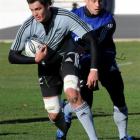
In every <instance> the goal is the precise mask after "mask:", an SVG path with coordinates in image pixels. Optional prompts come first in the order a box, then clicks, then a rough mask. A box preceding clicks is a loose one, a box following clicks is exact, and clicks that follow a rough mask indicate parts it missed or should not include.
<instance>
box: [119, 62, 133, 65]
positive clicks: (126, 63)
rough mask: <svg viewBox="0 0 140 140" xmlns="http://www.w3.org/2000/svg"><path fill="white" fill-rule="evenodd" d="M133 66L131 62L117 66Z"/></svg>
mask: <svg viewBox="0 0 140 140" xmlns="http://www.w3.org/2000/svg"><path fill="white" fill-rule="evenodd" d="M131 64H133V63H132V62H126V63H120V64H118V66H127V65H131Z"/></svg>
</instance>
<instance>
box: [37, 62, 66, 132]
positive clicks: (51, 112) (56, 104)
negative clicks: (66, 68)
mask: <svg viewBox="0 0 140 140" xmlns="http://www.w3.org/2000/svg"><path fill="white" fill-rule="evenodd" d="M53 66H55V68H56V67H57V65H53ZM53 66H51V65H50V66H47V67H46V66H42V65H39V83H40V88H41V92H42V96H43V101H44V106H45V109H46V110H47V112H48V116H49V119H50V120H51V122H53V123H54V124H55V125H56V126H57V127H58V128H59V129H61V130H62V131H63V132H64V133H65V130H66V129H67V124H66V123H65V120H64V114H63V112H62V111H61V103H60V95H61V93H62V88H63V82H62V80H61V76H59V74H57V75H56V73H58V72H57V71H55V69H54V67H53ZM57 68H59V66H58V67H57ZM43 75H45V76H43Z"/></svg>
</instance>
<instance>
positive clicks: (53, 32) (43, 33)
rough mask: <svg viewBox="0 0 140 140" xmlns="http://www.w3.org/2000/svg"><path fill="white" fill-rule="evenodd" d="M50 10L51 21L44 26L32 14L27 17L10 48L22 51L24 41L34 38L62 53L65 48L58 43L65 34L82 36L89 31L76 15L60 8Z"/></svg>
mask: <svg viewBox="0 0 140 140" xmlns="http://www.w3.org/2000/svg"><path fill="white" fill-rule="evenodd" d="M51 10H52V13H53V15H52V18H51V21H50V22H49V23H48V24H47V25H45V26H44V25H43V24H42V23H40V22H38V21H36V20H35V19H34V17H33V16H31V17H30V18H29V19H27V20H26V21H25V22H24V23H23V25H22V26H21V27H20V29H19V31H18V33H17V36H16V39H15V40H14V42H13V44H12V46H11V50H15V51H23V50H24V45H25V43H26V41H27V40H29V39H31V38H35V39H37V40H39V41H41V42H44V43H46V44H47V45H48V47H49V48H50V49H51V50H53V51H56V52H57V54H60V55H62V54H63V53H64V50H65V48H63V47H64V46H63V47H59V45H60V43H61V42H62V40H63V39H64V37H65V36H67V35H68V34H69V33H70V32H74V33H75V34H76V35H78V36H79V37H80V38H82V36H83V35H84V34H86V33H87V32H89V31H91V29H90V27H88V25H87V24H85V23H84V22H83V21H82V20H81V19H80V18H79V17H78V16H77V15H75V14H73V13H71V12H69V11H67V10H64V9H61V8H55V7H52V8H51ZM58 47H59V48H58ZM65 47H66V46H65Z"/></svg>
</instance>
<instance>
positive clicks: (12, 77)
mask: <svg viewBox="0 0 140 140" xmlns="http://www.w3.org/2000/svg"><path fill="white" fill-rule="evenodd" d="M116 45H117V61H118V63H119V64H120V70H121V72H122V76H123V79H124V83H125V96H126V101H127V105H128V108H129V124H128V132H129V133H130V134H131V135H133V136H135V137H136V138H137V139H140V93H139V92H140V86H139V83H140V76H139V75H140V74H139V71H140V55H139V53H140V42H117V43H116ZM9 47H10V44H5V43H0V140H55V131H56V128H55V127H54V126H53V125H51V123H50V122H49V121H48V118H47V113H46V111H45V110H44V107H43V102H42V97H41V94H40V89H39V86H38V78H37V66H36V65H12V64H9V62H8V58H7V57H8V52H9ZM92 110H93V112H94V115H95V117H94V121H95V126H96V130H97V134H98V136H99V139H102V140H117V139H118V133H117V129H116V127H115V125H114V123H113V119H112V103H111V101H110V99H109V96H108V94H107V92H106V90H105V89H104V88H103V87H101V86H100V91H97V92H96V93H95V94H94V104H93V108H92ZM68 140H88V138H87V135H86V133H85V132H84V130H83V128H82V126H81V124H80V123H79V122H78V120H77V119H74V120H73V123H72V127H71V128H70V131H69V134H68Z"/></svg>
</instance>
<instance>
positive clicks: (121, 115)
mask: <svg viewBox="0 0 140 140" xmlns="http://www.w3.org/2000/svg"><path fill="white" fill-rule="evenodd" d="M113 118H114V122H115V124H116V126H117V128H118V131H119V138H120V139H122V138H124V137H127V121H128V113H127V107H123V108H118V107H116V106H114V114H113Z"/></svg>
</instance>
